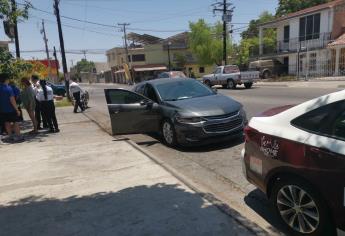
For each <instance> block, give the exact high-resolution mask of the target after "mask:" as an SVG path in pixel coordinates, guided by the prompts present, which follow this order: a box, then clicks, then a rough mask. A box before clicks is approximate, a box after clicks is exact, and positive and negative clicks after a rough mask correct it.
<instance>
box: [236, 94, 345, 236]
mask: <svg viewBox="0 0 345 236" xmlns="http://www.w3.org/2000/svg"><path fill="white" fill-rule="evenodd" d="M245 137H246V138H245V139H246V141H245V148H244V150H243V151H242V155H243V158H244V159H243V160H244V172H245V176H246V177H247V179H248V180H249V182H251V183H253V184H254V185H256V186H257V187H258V188H259V189H260V190H262V191H263V192H264V193H266V195H267V196H268V198H269V199H270V200H271V202H272V204H273V206H274V209H275V212H276V214H277V217H278V218H279V219H280V221H281V222H282V223H283V224H285V226H286V227H287V230H288V232H289V234H288V235H290V234H291V235H304V236H305V235H335V228H336V227H337V228H339V230H343V231H345V90H344V91H340V92H336V93H333V94H329V95H326V96H323V97H320V98H316V99H314V100H311V101H308V102H306V103H303V104H300V105H296V106H292V105H288V106H283V107H278V108H274V109H271V110H269V111H266V112H264V113H263V114H261V115H260V116H258V117H254V118H252V119H251V121H250V122H249V125H248V126H247V127H246V128H245Z"/></svg>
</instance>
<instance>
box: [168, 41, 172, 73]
mask: <svg viewBox="0 0 345 236" xmlns="http://www.w3.org/2000/svg"><path fill="white" fill-rule="evenodd" d="M171 44H172V43H171V42H170V41H169V42H168V59H169V71H171V61H170V46H171Z"/></svg>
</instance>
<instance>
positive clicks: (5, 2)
mask: <svg viewBox="0 0 345 236" xmlns="http://www.w3.org/2000/svg"><path fill="white" fill-rule="evenodd" d="M31 7H32V5H31V3H30V2H28V1H25V2H24V3H21V4H20V7H17V8H16V11H12V3H11V0H0V19H1V20H6V21H9V23H14V22H15V20H17V21H21V20H26V19H28V18H29V9H30V8H31Z"/></svg>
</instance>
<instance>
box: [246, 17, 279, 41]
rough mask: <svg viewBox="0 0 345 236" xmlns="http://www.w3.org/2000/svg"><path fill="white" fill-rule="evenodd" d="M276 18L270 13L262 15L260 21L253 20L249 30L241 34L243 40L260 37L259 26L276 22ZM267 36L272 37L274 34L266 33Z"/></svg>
mask: <svg viewBox="0 0 345 236" xmlns="http://www.w3.org/2000/svg"><path fill="white" fill-rule="evenodd" d="M274 18H275V17H274V16H273V15H272V14H271V13H269V12H268V11H264V12H262V13H261V15H260V16H259V18H258V19H256V20H251V21H250V23H249V26H248V29H247V30H245V31H243V32H242V33H241V36H242V39H249V38H255V37H259V27H258V25H259V24H262V23H265V22H268V21H272V20H274ZM266 35H267V36H268V35H272V32H266Z"/></svg>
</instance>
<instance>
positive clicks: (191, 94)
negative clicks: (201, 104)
mask: <svg viewBox="0 0 345 236" xmlns="http://www.w3.org/2000/svg"><path fill="white" fill-rule="evenodd" d="M156 88H157V90H158V93H159V94H160V96H161V98H162V100H163V101H177V100H183V99H190V98H196V97H205V96H210V95H214V92H213V91H212V90H211V89H210V88H208V87H206V86H205V85H203V84H201V83H200V82H198V81H194V80H185V81H181V80H180V81H174V82H170V83H164V84H158V85H156Z"/></svg>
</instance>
